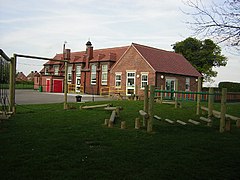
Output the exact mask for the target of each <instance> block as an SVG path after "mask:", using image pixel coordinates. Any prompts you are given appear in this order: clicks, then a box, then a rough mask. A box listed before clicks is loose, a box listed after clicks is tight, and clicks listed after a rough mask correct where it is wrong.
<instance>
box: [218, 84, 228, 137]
mask: <svg viewBox="0 0 240 180" xmlns="http://www.w3.org/2000/svg"><path fill="white" fill-rule="evenodd" d="M226 104H227V88H223V89H222V97H221V114H220V117H221V119H220V128H219V131H220V133H222V132H224V131H225V126H226V121H225V118H226V117H225V116H226V108H227V106H226Z"/></svg>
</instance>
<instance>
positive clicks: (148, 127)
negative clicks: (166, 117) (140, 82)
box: [147, 85, 155, 132]
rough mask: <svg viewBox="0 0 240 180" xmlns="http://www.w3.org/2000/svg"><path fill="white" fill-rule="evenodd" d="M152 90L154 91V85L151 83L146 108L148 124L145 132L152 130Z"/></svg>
mask: <svg viewBox="0 0 240 180" xmlns="http://www.w3.org/2000/svg"><path fill="white" fill-rule="evenodd" d="M154 91H155V86H154V85H151V86H150V97H149V109H148V114H149V118H148V125H147V132H152V122H153V116H154V114H153V103H154Z"/></svg>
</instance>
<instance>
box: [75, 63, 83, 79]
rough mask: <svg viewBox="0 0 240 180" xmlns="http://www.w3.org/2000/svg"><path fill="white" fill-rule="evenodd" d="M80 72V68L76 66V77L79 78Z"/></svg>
mask: <svg viewBox="0 0 240 180" xmlns="http://www.w3.org/2000/svg"><path fill="white" fill-rule="evenodd" d="M81 70H82V66H81V65H76V77H81Z"/></svg>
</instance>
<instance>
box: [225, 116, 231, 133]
mask: <svg viewBox="0 0 240 180" xmlns="http://www.w3.org/2000/svg"><path fill="white" fill-rule="evenodd" d="M225 130H226V131H230V130H231V119H230V118H226V125H225Z"/></svg>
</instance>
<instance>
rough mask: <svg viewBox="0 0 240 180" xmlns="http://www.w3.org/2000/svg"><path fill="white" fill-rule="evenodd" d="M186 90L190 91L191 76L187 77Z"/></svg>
mask: <svg viewBox="0 0 240 180" xmlns="http://www.w3.org/2000/svg"><path fill="white" fill-rule="evenodd" d="M186 91H190V78H188V77H187V78H186Z"/></svg>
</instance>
